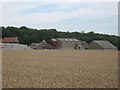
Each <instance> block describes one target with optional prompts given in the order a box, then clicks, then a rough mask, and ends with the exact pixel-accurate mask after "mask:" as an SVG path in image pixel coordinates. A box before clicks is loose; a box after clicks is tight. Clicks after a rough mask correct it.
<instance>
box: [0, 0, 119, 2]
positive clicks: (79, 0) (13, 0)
mask: <svg viewBox="0 0 120 90" xmlns="http://www.w3.org/2000/svg"><path fill="white" fill-rule="evenodd" d="M118 1H119V0H1V1H0V2H118Z"/></svg>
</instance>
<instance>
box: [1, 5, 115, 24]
mask: <svg viewBox="0 0 120 90" xmlns="http://www.w3.org/2000/svg"><path fill="white" fill-rule="evenodd" d="M40 5H41V4H38V3H36V4H35V3H33V4H32V3H29V4H17V5H7V7H4V9H3V23H4V24H11V23H12V22H13V24H15V23H18V24H22V23H24V24H28V23H29V24H43V23H44V24H46V23H58V22H60V21H62V20H66V19H70V18H74V17H78V18H79V17H82V18H85V19H96V18H105V17H112V16H117V9H116V7H113V5H112V4H110V5H109V4H105V5H101V4H96V3H95V4H93V6H92V7H84V8H80V7H79V8H77V9H74V10H72V11H69V12H66V11H64V10H63V11H59V10H60V8H59V7H60V5H59V7H58V9H56V11H54V12H52V10H51V12H35V13H32V12H31V13H26V12H24V11H25V10H26V9H29V10H30V9H32V8H37V7H38V6H39V9H40ZM62 5H63V4H62ZM62 5H61V7H62ZM75 5H76V4H75ZM78 5H79V4H78ZM67 6H68V7H73V5H69V4H67V5H66V6H65V8H68V7H67ZM103 6H105V7H103ZM114 6H115V5H114ZM46 8H47V6H46ZM57 10H58V11H57ZM22 11H23V12H24V13H20V12H22ZM11 21H12V22H11Z"/></svg>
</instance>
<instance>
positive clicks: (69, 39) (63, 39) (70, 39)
mask: <svg viewBox="0 0 120 90" xmlns="http://www.w3.org/2000/svg"><path fill="white" fill-rule="evenodd" d="M57 40H60V41H79V40H78V39H74V38H57Z"/></svg>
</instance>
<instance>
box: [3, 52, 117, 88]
mask: <svg viewBox="0 0 120 90" xmlns="http://www.w3.org/2000/svg"><path fill="white" fill-rule="evenodd" d="M2 87H3V88H117V87H118V51H114V50H3V51H2Z"/></svg>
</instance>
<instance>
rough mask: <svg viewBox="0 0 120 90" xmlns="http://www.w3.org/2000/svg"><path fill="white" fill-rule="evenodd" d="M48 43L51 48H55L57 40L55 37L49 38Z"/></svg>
mask: <svg viewBox="0 0 120 90" xmlns="http://www.w3.org/2000/svg"><path fill="white" fill-rule="evenodd" d="M50 44H51V45H52V49H56V48H57V44H58V43H57V40H56V39H51V40H50Z"/></svg>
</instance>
